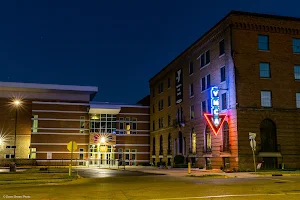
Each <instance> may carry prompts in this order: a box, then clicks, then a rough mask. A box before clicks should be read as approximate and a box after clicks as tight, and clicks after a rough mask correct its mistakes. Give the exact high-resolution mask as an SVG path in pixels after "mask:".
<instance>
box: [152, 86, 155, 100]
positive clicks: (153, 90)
mask: <svg viewBox="0 0 300 200" xmlns="http://www.w3.org/2000/svg"><path fill="white" fill-rule="evenodd" d="M154 97H155V88H152V98H154Z"/></svg>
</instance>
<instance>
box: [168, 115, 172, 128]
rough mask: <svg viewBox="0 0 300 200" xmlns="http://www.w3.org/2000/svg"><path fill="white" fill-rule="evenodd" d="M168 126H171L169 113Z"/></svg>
mask: <svg viewBox="0 0 300 200" xmlns="http://www.w3.org/2000/svg"><path fill="white" fill-rule="evenodd" d="M170 126H171V115H170V114H168V127H170Z"/></svg>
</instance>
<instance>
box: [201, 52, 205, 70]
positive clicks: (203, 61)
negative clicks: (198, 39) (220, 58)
mask: <svg viewBox="0 0 300 200" xmlns="http://www.w3.org/2000/svg"><path fill="white" fill-rule="evenodd" d="M204 65H205V57H204V54H202V55H201V56H200V68H201V67H204Z"/></svg>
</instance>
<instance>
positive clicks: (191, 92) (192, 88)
mask: <svg viewBox="0 0 300 200" xmlns="http://www.w3.org/2000/svg"><path fill="white" fill-rule="evenodd" d="M192 96H194V84H193V83H192V84H190V97H192Z"/></svg>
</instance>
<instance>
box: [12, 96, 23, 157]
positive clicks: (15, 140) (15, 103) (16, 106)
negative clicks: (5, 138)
mask: <svg viewBox="0 0 300 200" xmlns="http://www.w3.org/2000/svg"><path fill="white" fill-rule="evenodd" d="M13 105H14V107H15V109H16V118H15V139H14V160H16V147H17V146H16V145H17V121H18V107H19V106H20V105H21V101H20V100H14V102H13Z"/></svg>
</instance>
